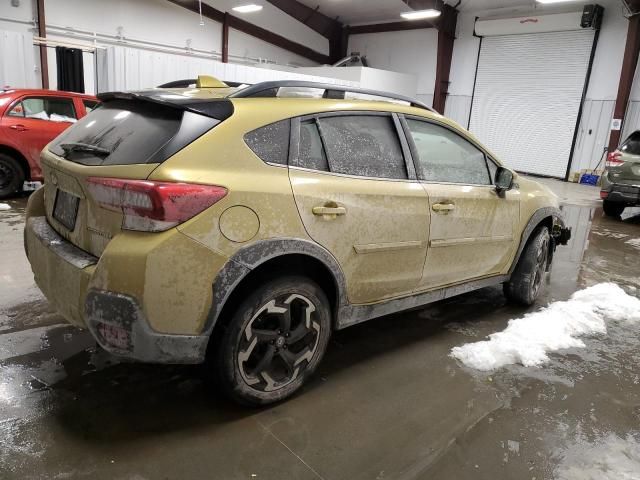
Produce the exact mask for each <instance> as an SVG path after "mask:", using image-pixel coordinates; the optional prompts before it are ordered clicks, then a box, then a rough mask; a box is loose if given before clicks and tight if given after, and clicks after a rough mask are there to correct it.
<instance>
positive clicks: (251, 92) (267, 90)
mask: <svg viewBox="0 0 640 480" xmlns="http://www.w3.org/2000/svg"><path fill="white" fill-rule="evenodd" d="M283 87H290V88H316V89H319V90H324V94H323V98H335V99H343V98H345V94H346V93H358V94H362V95H371V96H374V97H382V98H388V99H391V100H396V101H400V102H407V103H408V104H409V105H411V106H412V107H417V108H423V109H425V110H429V111H430V112H434V113H437V112H436V111H435V110H434V109H433V108H431V107H429V106H427V105H425V104H424V103H422V102H420V101H418V100H415V99H413V98H410V97H406V96H404V95H398V94H395V93H390V92H381V91H378V90H367V89H365V88H358V87H346V86H344V85H333V84H330V83H319V82H308V81H302V80H278V81H271V82H260V83H256V84H254V85H251V86H250V87H246V88H243V89H242V90H238V91H237V92H234V93H232V94H231V95H229V98H248V97H275V96H277V94H278V89H280V88H283Z"/></svg>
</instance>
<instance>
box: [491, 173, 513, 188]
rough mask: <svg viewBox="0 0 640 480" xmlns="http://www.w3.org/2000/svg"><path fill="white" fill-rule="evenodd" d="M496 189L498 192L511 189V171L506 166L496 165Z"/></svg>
mask: <svg viewBox="0 0 640 480" xmlns="http://www.w3.org/2000/svg"><path fill="white" fill-rule="evenodd" d="M495 184H496V190H497V191H498V193H502V192H506V191H507V190H511V188H512V187H513V172H512V171H511V170H509V169H508V168H504V167H498V170H497V171H496V178H495Z"/></svg>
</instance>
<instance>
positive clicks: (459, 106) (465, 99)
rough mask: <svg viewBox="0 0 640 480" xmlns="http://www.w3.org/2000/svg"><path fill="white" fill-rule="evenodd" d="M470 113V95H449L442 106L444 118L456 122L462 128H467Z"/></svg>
mask: <svg viewBox="0 0 640 480" xmlns="http://www.w3.org/2000/svg"><path fill="white" fill-rule="evenodd" d="M470 113H471V96H470V95H449V96H448V97H447V103H445V105H444V116H445V117H447V118H450V119H451V120H453V121H455V122H458V123H459V124H460V125H462V126H463V127H464V128H468V127H469V114H470Z"/></svg>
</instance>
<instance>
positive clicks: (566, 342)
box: [451, 283, 640, 371]
mask: <svg viewBox="0 0 640 480" xmlns="http://www.w3.org/2000/svg"><path fill="white" fill-rule="evenodd" d="M607 321H616V322H621V323H628V324H632V323H636V322H640V299H638V298H636V297H632V296H631V295H628V294H627V293H625V291H624V290H622V288H620V287H619V286H618V285H616V284H614V283H599V284H597V285H594V286H592V287H589V288H586V289H584V290H579V291H577V292H575V293H574V294H573V295H572V296H571V298H570V299H569V300H567V301H564V302H553V303H551V304H549V305H548V306H547V307H545V308H543V309H542V310H538V311H537V312H532V313H528V314H527V315H525V316H524V317H522V318H518V319H514V320H510V321H509V325H508V326H507V328H506V329H505V330H503V331H502V332H498V333H493V334H491V335H489V340H485V341H481V342H475V343H467V344H464V345H462V346H460V347H454V348H453V349H452V350H451V356H452V357H454V358H456V359H458V360H460V361H461V362H462V363H463V364H464V365H466V366H468V367H471V368H475V369H477V370H484V371H487V370H493V369H496V368H500V367H503V366H505V365H509V364H515V363H520V364H522V365H524V366H526V367H528V366H538V365H541V364H543V363H545V362H547V361H548V360H549V358H548V356H547V353H548V352H554V351H557V350H561V349H563V348H572V347H573V348H584V346H585V344H584V342H582V340H580V339H579V338H578V337H580V336H582V335H589V334H605V333H606V332H607V327H606V322H607Z"/></svg>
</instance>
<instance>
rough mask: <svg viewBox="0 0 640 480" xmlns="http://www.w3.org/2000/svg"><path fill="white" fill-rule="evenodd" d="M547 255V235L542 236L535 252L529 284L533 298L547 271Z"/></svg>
mask: <svg viewBox="0 0 640 480" xmlns="http://www.w3.org/2000/svg"><path fill="white" fill-rule="evenodd" d="M548 257H549V237H548V236H545V237H543V238H542V241H541V242H540V245H538V250H537V252H536V265H535V270H534V272H533V282H532V285H531V289H532V294H533V297H534V298H535V297H536V296H537V295H538V291H539V290H540V287H541V286H542V282H543V280H544V274H545V272H546V271H547V258H548Z"/></svg>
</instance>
